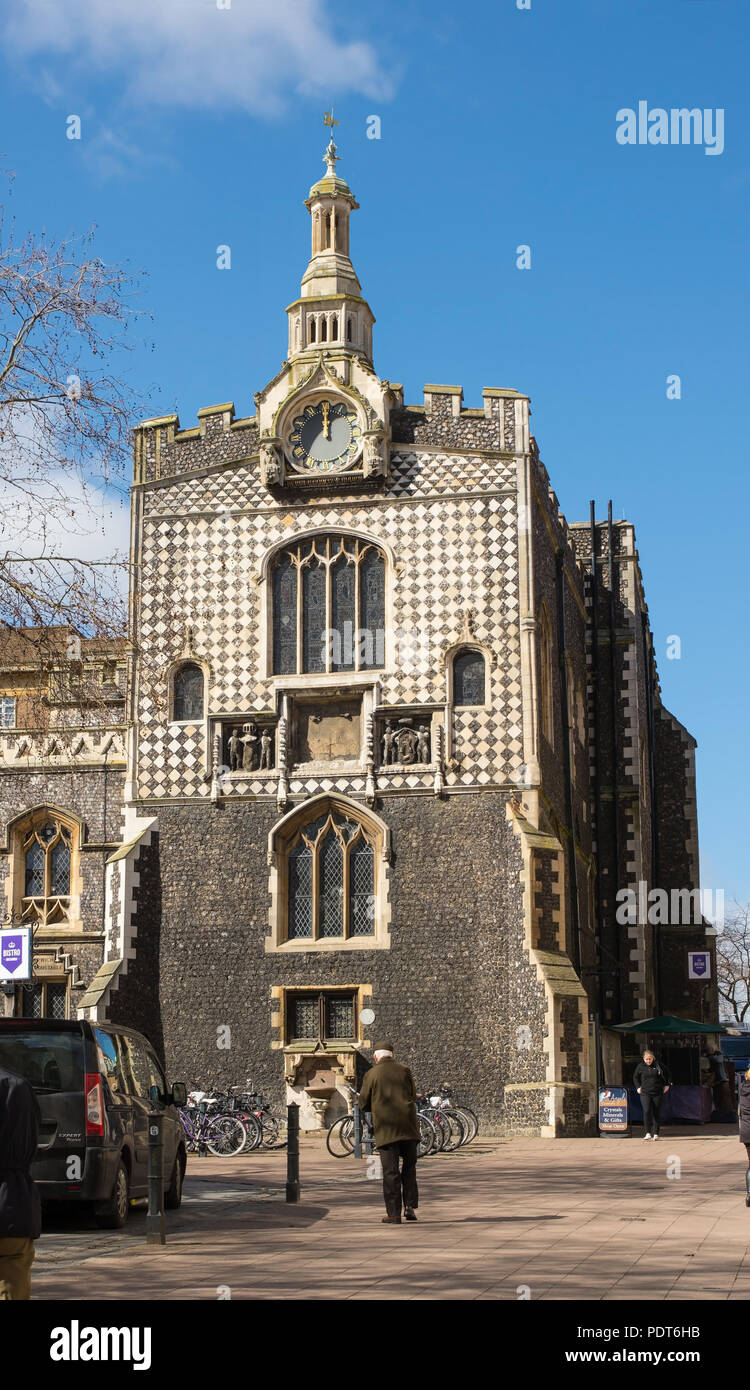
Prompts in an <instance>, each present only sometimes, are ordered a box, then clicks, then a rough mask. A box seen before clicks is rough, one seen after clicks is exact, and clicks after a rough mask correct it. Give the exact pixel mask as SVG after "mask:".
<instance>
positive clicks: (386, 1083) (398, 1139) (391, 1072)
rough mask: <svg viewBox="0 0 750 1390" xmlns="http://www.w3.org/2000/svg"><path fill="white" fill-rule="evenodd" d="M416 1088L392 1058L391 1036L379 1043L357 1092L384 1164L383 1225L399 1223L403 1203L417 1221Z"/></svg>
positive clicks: (407, 1214)
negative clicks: (373, 1064) (371, 1123)
mask: <svg viewBox="0 0 750 1390" xmlns="http://www.w3.org/2000/svg"><path fill="white" fill-rule="evenodd" d="M416 1099H417V1091H416V1087H415V1085H414V1078H413V1077H412V1074H411V1072H410V1071H409V1068H408V1067H403V1066H402V1065H401V1063H400V1062H397V1061H396V1060H395V1058H394V1056H393V1043H392V1042H389V1041H388V1040H387V1039H386V1040H385V1041H384V1042H379V1043H376V1045H375V1066H374V1067H371V1068H370V1070H369V1071H368V1072H367V1074H366V1076H365V1079H364V1081H363V1083H362V1090H361V1091H360V1093H359V1108H360V1110H362V1111H365V1110H371V1111H372V1121H373V1126H374V1129H375V1143H376V1145H377V1148H378V1153H379V1154H380V1161H381V1163H382V1165H383V1197H384V1199H385V1210H386V1215H385V1216H384V1217H383V1224H384V1225H387V1226H400V1225H401V1203H402V1198H403V1207H404V1216H405V1218H406V1220H407V1221H416V1219H417V1217H416V1213H415V1207H417V1206H418V1204H419V1192H418V1191H417V1146H418V1144H419V1121H418V1120H417V1106H416Z"/></svg>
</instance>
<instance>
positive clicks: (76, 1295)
mask: <svg viewBox="0 0 750 1390" xmlns="http://www.w3.org/2000/svg"><path fill="white" fill-rule="evenodd" d="M676 1160H677V1161H678V1162H679V1168H678V1163H677V1162H676ZM744 1168H745V1154H744V1149H743V1148H741V1146H740V1144H739V1143H738V1141H737V1133H736V1130H734V1131H732V1130H730V1129H728V1128H722V1127H719V1126H712V1127H711V1128H710V1129H701V1130H697V1129H677V1128H675V1129H669V1130H667V1131H666V1132H665V1133H664V1134H663V1136H662V1139H661V1140H660V1141H659V1143H658V1144H655V1143H653V1142H649V1143H647V1142H644V1141H643V1140H642V1139H641V1138H640V1131H636V1137H634V1138H632V1139H573V1140H540V1139H514V1140H484V1141H482V1140H481V1139H480V1140H477V1141H476V1142H475V1144H473V1145H472V1146H471V1148H469V1149H466V1150H462V1151H461V1152H459V1153H457V1154H451V1155H440V1156H438V1157H435V1158H431V1159H425V1160H424V1161H423V1162H422V1163H420V1165H419V1178H420V1195H421V1201H422V1205H421V1207H420V1210H419V1221H418V1223H417V1224H406V1223H405V1224H403V1225H401V1226H383V1225H381V1221H380V1218H381V1216H382V1215H383V1211H384V1208H383V1205H382V1198H381V1188H380V1183H379V1182H378V1181H372V1180H368V1178H367V1175H366V1169H367V1165H366V1161H365V1160H363V1161H362V1162H360V1163H357V1162H356V1161H355V1160H354V1159H347V1160H336V1159H333V1158H331V1157H329V1156H328V1154H327V1153H326V1152H325V1151H324V1150H322V1149H321V1148H320V1146H319V1145H316V1144H314V1143H311V1142H309V1141H308V1142H307V1143H305V1144H303V1147H302V1153H301V1170H302V1202H301V1204H300V1205H299V1206H296V1207H295V1206H288V1205H287V1204H286V1203H285V1201H284V1181H285V1174H286V1155H285V1154H284V1153H283V1152H282V1153H271V1154H266V1153H261V1154H250V1155H248V1156H246V1157H244V1158H237V1159H228V1160H220V1159H214V1158H205V1159H198V1158H192V1159H191V1161H190V1164H189V1169H188V1180H187V1182H186V1185H185V1201H184V1203H183V1207H182V1210H181V1211H180V1212H179V1213H170V1214H169V1216H168V1244H167V1245H166V1246H165V1247H146V1246H145V1243H144V1235H145V1218H144V1214H143V1212H142V1211H139V1210H135V1211H134V1212H133V1214H132V1216H131V1220H130V1223H129V1226H128V1230H127V1233H125V1234H123V1233H119V1232H118V1233H111V1232H108V1233H104V1232H94V1231H93V1228H91V1227H89V1228H88V1229H84V1230H82V1229H81V1225H82V1223H81V1219H80V1218H78V1219H77V1221H76V1222H75V1223H72V1224H71V1222H70V1221H69V1219H68V1218H67V1217H66V1218H64V1219H63V1220H62V1221H60V1220H58V1221H57V1222H56V1223H54V1229H53V1230H52V1231H51V1233H50V1234H48V1236H47V1237H46V1239H45V1237H43V1238H42V1240H41V1241H40V1242H39V1243H38V1246H37V1251H38V1257H37V1262H36V1264H35V1269H34V1293H33V1296H34V1298H35V1299H74V1300H84V1301H86V1300H100V1299H105V1300H111V1299H122V1298H126V1299H138V1300H152V1299H197V1300H207V1299H218V1298H220V1297H222V1296H224V1297H226V1296H227V1294H229V1296H231V1298H232V1299H256V1300H275V1299H290V1298H291V1299H320V1300H330V1299H335V1300H351V1301H353V1302H357V1301H361V1300H371V1299H389V1300H394V1299H397V1300H417V1301H419V1300H456V1299H469V1300H487V1299H491V1300H515V1299H518V1298H521V1297H524V1296H527V1297H530V1298H531V1299H532V1300H533V1299H555V1300H574V1299H581V1300H597V1301H610V1300H612V1301H614V1300H629V1299H638V1300H670V1301H671V1300H701V1301H702V1300H722V1299H724V1300H726V1299H732V1300H734V1299H744V1300H747V1299H750V1209H749V1208H747V1207H746V1206H745V1201H744ZM668 1171H670V1172H672V1173H676V1172H677V1171H679V1174H680V1176H679V1177H678V1176H673V1177H669V1176H668ZM84 1225H85V1223H84Z"/></svg>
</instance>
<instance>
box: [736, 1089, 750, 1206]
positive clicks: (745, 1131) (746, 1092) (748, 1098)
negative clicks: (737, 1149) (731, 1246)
mask: <svg viewBox="0 0 750 1390" xmlns="http://www.w3.org/2000/svg"><path fill="white" fill-rule="evenodd" d="M738 1109H739V1119H740V1143H741V1144H744V1145H745V1148H746V1149H747V1172H746V1174H745V1182H746V1184H747V1197H746V1198H745V1205H746V1206H748V1207H750V1067H748V1069H747V1071H746V1072H745V1075H744V1076H743V1078H742V1080H741V1081H740V1091H739V1106H738Z"/></svg>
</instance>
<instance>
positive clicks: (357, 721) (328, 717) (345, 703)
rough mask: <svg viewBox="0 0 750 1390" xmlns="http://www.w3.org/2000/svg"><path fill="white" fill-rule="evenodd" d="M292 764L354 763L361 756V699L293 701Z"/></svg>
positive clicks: (359, 697) (357, 697) (358, 697)
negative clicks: (293, 762)
mask: <svg viewBox="0 0 750 1390" xmlns="http://www.w3.org/2000/svg"><path fill="white" fill-rule="evenodd" d="M293 725H294V732H293V758H294V761H295V763H337V762H342V763H356V762H359V760H360V757H361V752H362V699H361V696H354V697H351V698H343V699H336V700H314V701H313V700H310V701H307V700H295V702H294V719H293Z"/></svg>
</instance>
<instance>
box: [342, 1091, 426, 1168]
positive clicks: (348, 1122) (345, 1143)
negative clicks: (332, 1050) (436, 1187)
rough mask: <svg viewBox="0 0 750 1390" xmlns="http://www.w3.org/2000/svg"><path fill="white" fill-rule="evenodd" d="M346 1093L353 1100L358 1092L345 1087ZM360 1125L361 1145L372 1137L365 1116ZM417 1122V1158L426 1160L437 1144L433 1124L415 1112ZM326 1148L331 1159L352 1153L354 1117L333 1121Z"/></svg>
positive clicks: (343, 1116)
mask: <svg viewBox="0 0 750 1390" xmlns="http://www.w3.org/2000/svg"><path fill="white" fill-rule="evenodd" d="M346 1089H347V1091H351V1093H352V1095H353V1096H354V1098H355V1100H356V1099H357V1096H358V1094H359V1093H358V1092H357V1091H355V1090H354V1089H353V1087H352V1086H347V1088H346ZM360 1120H361V1125H362V1143H363V1145H364V1143H365V1141H369V1139H370V1138H371V1137H372V1135H373V1130H372V1128H371V1126H370V1125H369V1124H368V1122H367V1120H366V1118H365V1115H362V1114H361V1115H360ZM417 1120H418V1121H419V1143H418V1146H417V1157H418V1158H426V1157H427V1155H428V1154H430V1153H432V1152H433V1150H434V1149H435V1148H436V1146H437V1143H438V1136H437V1132H436V1129H435V1126H434V1124H433V1123H432V1121H431V1120H430V1118H429V1116H427V1115H425V1114H424V1113H423V1112H422V1111H418V1112H417ZM326 1148H327V1149H328V1152H329V1154H331V1156H332V1157H333V1158H349V1157H350V1155H351V1154H353V1153H354V1116H353V1115H341V1116H340V1117H339V1119H338V1120H334V1122H333V1124H332V1125H331V1127H330V1129H329V1130H328V1133H327V1135H326ZM372 1152H373V1153H377V1145H376V1144H375V1143H373V1146H372Z"/></svg>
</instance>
